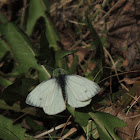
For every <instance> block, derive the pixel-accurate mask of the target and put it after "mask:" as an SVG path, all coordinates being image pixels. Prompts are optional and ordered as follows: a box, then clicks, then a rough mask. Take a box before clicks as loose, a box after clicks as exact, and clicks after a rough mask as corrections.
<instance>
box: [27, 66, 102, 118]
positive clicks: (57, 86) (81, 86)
mask: <svg viewBox="0 0 140 140" xmlns="http://www.w3.org/2000/svg"><path fill="white" fill-rule="evenodd" d="M99 91H100V87H99V86H98V85H97V84H96V83H95V82H93V81H91V80H88V79H86V78H84V77H82V76H79V75H66V74H65V72H64V70H63V69H60V68H57V69H55V70H54V71H53V78H51V79H49V80H46V81H44V82H42V83H40V84H39V85H38V86H37V87H36V88H34V89H33V90H32V91H31V92H30V93H29V94H28V96H27V98H26V103H27V104H29V105H31V106H35V107H40V108H43V110H44V112H45V113H46V114H49V115H55V114H58V113H60V112H62V111H64V110H65V109H66V103H68V104H69V105H70V106H72V107H74V108H80V107H85V106H87V105H89V104H90V102H91V100H92V97H93V96H95V95H96V94H97V93H99Z"/></svg>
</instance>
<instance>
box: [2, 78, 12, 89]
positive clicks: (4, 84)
mask: <svg viewBox="0 0 140 140" xmlns="http://www.w3.org/2000/svg"><path fill="white" fill-rule="evenodd" d="M11 84H12V82H11V81H9V80H7V79H4V78H3V77H0V85H2V86H3V87H5V88H6V87H8V86H9V85H11Z"/></svg>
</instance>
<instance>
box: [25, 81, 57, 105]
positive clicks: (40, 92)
mask: <svg viewBox="0 0 140 140" xmlns="http://www.w3.org/2000/svg"><path fill="white" fill-rule="evenodd" d="M56 86H57V83H56V79H54V78H53V79H49V80H47V81H44V82H42V83H41V84H39V85H38V86H37V87H36V88H35V89H33V90H32V91H31V92H30V94H29V95H28V96H27V99H26V103H27V104H29V105H32V106H35V107H44V106H49V105H50V104H52V101H53V98H54V90H55V87H56Z"/></svg>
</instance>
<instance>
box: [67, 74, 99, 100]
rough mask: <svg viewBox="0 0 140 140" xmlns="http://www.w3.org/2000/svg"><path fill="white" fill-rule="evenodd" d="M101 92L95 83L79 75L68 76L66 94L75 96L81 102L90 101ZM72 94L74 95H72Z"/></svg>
mask: <svg viewBox="0 0 140 140" xmlns="http://www.w3.org/2000/svg"><path fill="white" fill-rule="evenodd" d="M99 91H100V87H99V86H98V85H97V84H96V83H95V82H93V81H91V80H88V79H86V78H84V77H82V76H78V75H68V76H66V93H67V94H68V100H69V97H70V98H71V96H72V95H73V96H74V97H75V98H76V99H77V100H79V101H82V102H83V101H84V102H85V101H88V100H90V99H91V98H92V97H93V96H95V95H96V94H97V93H98V92H99ZM70 94H72V95H70Z"/></svg>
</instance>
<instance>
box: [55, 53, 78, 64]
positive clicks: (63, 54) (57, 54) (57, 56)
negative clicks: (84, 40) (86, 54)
mask: <svg viewBox="0 0 140 140" xmlns="http://www.w3.org/2000/svg"><path fill="white" fill-rule="evenodd" d="M77 51H78V50H73V51H68V50H60V51H57V52H56V55H55V59H56V61H59V60H60V59H62V58H63V57H65V56H67V55H70V54H74V53H76V52H77Z"/></svg>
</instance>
